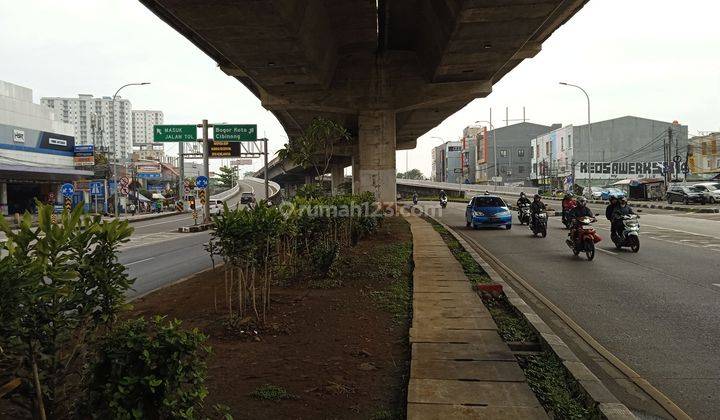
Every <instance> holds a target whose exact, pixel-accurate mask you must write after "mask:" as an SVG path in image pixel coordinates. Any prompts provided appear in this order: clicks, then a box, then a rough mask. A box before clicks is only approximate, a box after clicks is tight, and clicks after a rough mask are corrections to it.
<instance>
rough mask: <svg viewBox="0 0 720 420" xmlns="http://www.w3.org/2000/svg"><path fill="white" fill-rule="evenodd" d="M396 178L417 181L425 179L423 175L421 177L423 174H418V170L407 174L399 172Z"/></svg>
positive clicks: (411, 170) (412, 170)
mask: <svg viewBox="0 0 720 420" xmlns="http://www.w3.org/2000/svg"><path fill="white" fill-rule="evenodd" d="M397 177H398V178H401V179H417V180H423V179H425V175H423V173H422V172H420V169H410V170H409V171H407V172H399V173H398V174H397Z"/></svg>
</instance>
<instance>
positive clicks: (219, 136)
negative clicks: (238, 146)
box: [213, 124, 257, 141]
mask: <svg viewBox="0 0 720 420" xmlns="http://www.w3.org/2000/svg"><path fill="white" fill-rule="evenodd" d="M213 129H214V130H215V133H214V135H213V139H214V140H217V141H255V140H257V124H213Z"/></svg>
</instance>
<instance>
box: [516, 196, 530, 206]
mask: <svg viewBox="0 0 720 420" xmlns="http://www.w3.org/2000/svg"><path fill="white" fill-rule="evenodd" d="M528 204H530V199H529V198H527V196H525V193H524V192H521V193H520V198H518V201H517V206H518V209H519V208H520V207H522V206H524V205H528Z"/></svg>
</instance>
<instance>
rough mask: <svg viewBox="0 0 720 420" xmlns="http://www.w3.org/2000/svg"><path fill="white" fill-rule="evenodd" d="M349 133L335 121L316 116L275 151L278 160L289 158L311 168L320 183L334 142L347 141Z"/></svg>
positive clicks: (330, 156) (323, 177) (328, 164)
mask: <svg viewBox="0 0 720 420" xmlns="http://www.w3.org/2000/svg"><path fill="white" fill-rule="evenodd" d="M349 140H350V133H348V131H347V130H346V129H345V127H343V126H342V125H340V124H338V123H337V122H335V121H333V120H330V119H327V118H324V117H317V118H315V119H313V120H312V122H311V123H310V124H309V125H308V127H307V128H306V129H305V131H304V132H303V134H302V135H301V136H299V137H295V138H292V139H290V140H289V142H288V143H286V144H285V147H284V148H283V149H280V150H279V151H278V152H277V155H278V157H279V158H280V160H289V161H292V162H295V163H297V164H298V165H301V166H302V167H303V168H305V169H312V170H313V172H314V173H315V176H316V178H317V180H318V181H317V182H319V183H320V184H322V183H323V182H324V180H325V174H326V173H327V171H328V169H329V168H330V161H331V160H332V157H333V155H334V150H335V143H342V142H348V141H349Z"/></svg>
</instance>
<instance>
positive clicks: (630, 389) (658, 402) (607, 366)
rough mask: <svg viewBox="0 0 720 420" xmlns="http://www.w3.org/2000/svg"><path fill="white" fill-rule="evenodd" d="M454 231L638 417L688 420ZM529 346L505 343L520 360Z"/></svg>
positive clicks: (471, 241) (532, 350) (520, 280)
mask: <svg viewBox="0 0 720 420" xmlns="http://www.w3.org/2000/svg"><path fill="white" fill-rule="evenodd" d="M454 231H455V232H456V233H457V234H459V235H460V236H462V237H463V239H465V241H467V242H468V243H469V244H470V246H471V247H472V248H473V250H474V251H475V252H477V253H478V254H479V255H480V256H481V257H482V258H483V259H484V260H485V261H486V262H487V263H488V264H489V265H490V266H491V267H492V268H493V269H494V270H495V271H496V272H497V273H498V274H499V275H500V276H501V277H502V278H503V279H505V281H507V282H508V283H509V284H510V285H511V286H512V287H513V288H514V289H515V291H516V292H518V293H519V294H520V295H521V297H522V298H523V299H524V300H525V301H526V302H527V303H528V304H530V305H531V306H532V308H533V309H535V311H537V313H538V314H541V315H542V318H544V319H545V320H546V322H547V323H548V324H552V327H553V329H554V330H555V332H556V333H557V334H558V335H560V336H561V338H562V339H563V341H565V342H566V343H567V344H568V345H569V346H570V348H571V349H572V350H573V351H574V352H575V354H577V355H578V356H579V357H580V358H581V360H582V361H583V362H584V363H586V365H587V366H588V367H589V368H591V371H592V372H593V373H594V374H595V375H597V376H598V378H600V379H601V381H602V382H603V383H605V384H606V386H608V387H609V388H610V390H611V392H613V394H615V396H616V397H617V398H618V399H620V400H621V402H622V403H624V404H625V405H626V406H627V407H628V408H629V409H630V410H631V411H632V412H633V414H635V415H636V416H637V417H638V418H640V419H665V418H676V419H690V416H688V415H687V414H686V413H685V412H684V411H683V410H682V409H681V408H680V407H678V406H677V405H676V404H675V403H674V402H673V401H672V400H670V398H668V397H667V396H666V395H664V394H663V393H662V392H661V391H660V390H658V389H657V388H655V387H654V386H653V385H651V384H650V383H649V382H648V381H647V380H645V379H643V378H642V377H641V376H640V375H639V374H638V373H636V372H635V371H634V370H632V369H631V368H630V367H629V366H627V365H626V364H625V363H623V362H622V361H621V360H620V359H618V358H617V357H616V356H614V355H613V354H612V353H610V351H608V350H607V349H606V348H605V347H603V346H602V345H601V344H600V343H599V342H597V340H595V339H594V338H593V337H592V336H590V335H589V334H588V333H587V332H586V331H585V330H584V329H582V327H580V326H579V325H578V324H577V323H575V322H574V321H573V320H572V319H571V318H570V317H569V316H567V315H566V314H565V313H564V312H563V311H562V310H561V309H560V308H558V307H557V306H555V305H554V304H553V303H552V302H551V301H550V300H549V299H547V298H546V297H545V296H543V295H542V294H541V293H540V292H539V291H537V290H536V289H534V288H533V287H532V286H531V285H530V284H528V283H527V281H525V280H524V279H523V278H522V277H520V276H519V275H518V274H516V273H515V272H513V271H512V270H511V269H509V268H508V267H507V266H505V265H504V264H503V263H502V262H501V261H500V260H498V259H497V258H496V257H495V256H494V255H492V254H491V253H490V252H488V251H487V250H486V249H485V248H484V247H483V246H482V245H480V244H479V243H478V242H477V241H476V240H475V239H473V238H472V237H470V236H469V235H467V234H466V233H465V232H463V231H462V230H454ZM513 344H515V346H513ZM532 344H534V343H529V344H528V343H508V345H509V346H510V349H511V350H512V351H513V352H515V353H516V356H519V357H524V356H527V355H530V356H532V355H534V354H538V353H537V348H536V347H533V346H532ZM538 346H539V345H538ZM599 360H602V361H603V363H599V362H598V361H599ZM618 378H621V379H618Z"/></svg>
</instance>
